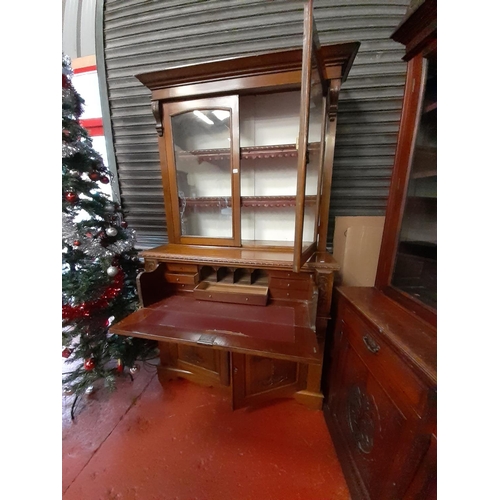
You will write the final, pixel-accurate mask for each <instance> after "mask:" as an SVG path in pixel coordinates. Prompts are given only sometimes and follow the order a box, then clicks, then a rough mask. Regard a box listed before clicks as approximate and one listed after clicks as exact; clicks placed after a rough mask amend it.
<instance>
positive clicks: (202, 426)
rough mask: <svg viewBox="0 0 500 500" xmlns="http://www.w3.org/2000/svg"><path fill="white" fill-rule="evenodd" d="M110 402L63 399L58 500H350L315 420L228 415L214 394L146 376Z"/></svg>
mask: <svg viewBox="0 0 500 500" xmlns="http://www.w3.org/2000/svg"><path fill="white" fill-rule="evenodd" d="M117 386H118V388H117V390H116V391H115V392H113V393H108V392H107V391H106V390H105V389H99V390H97V391H96V392H95V393H94V394H93V395H91V396H85V397H84V398H82V401H81V402H80V403H79V404H78V406H77V409H76V417H75V420H73V421H71V418H70V408H71V403H72V400H73V398H72V397H71V396H68V397H63V441H62V452H63V497H62V498H63V500H108V499H120V500H225V499H231V500H254V499H255V500H257V499H258V500H261V499H262V500H264V499H266V500H281V499H283V500H285V499H286V500H293V499H297V500H299V499H300V500H304V499H311V500H346V499H349V498H350V497H349V493H348V489H347V485H346V483H345V480H344V477H343V475H342V471H341V468H340V464H339V462H338V460H337V457H336V454H335V450H334V448H333V445H332V441H331V439H330V435H329V434H328V430H327V428H326V424H325V422H324V418H323V414H322V412H321V411H311V410H308V409H307V408H305V407H303V406H301V405H299V404H298V403H296V402H295V401H294V400H280V401H277V402H276V403H273V404H269V405H267V406H265V407H261V408H258V409H253V410H251V409H241V410H236V411H232V410H231V405H230V401H229V398H228V396H227V395H226V394H224V393H223V392H221V391H220V390H219V389H216V388H206V387H200V386H198V385H195V384H193V383H190V382H187V381H184V380H175V381H172V382H171V383H170V384H169V386H168V387H167V389H166V390H165V389H164V388H163V387H162V386H161V385H160V383H159V382H158V380H157V377H156V370H155V369H154V368H152V367H150V366H143V367H142V368H141V370H140V371H139V372H138V373H137V375H136V376H135V380H134V381H133V382H132V381H131V380H130V378H126V377H123V379H120V380H119V381H118V384H117Z"/></svg>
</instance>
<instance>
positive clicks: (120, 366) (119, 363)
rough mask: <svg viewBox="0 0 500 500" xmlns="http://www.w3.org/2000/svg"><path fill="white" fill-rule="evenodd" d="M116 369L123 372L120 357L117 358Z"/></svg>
mask: <svg viewBox="0 0 500 500" xmlns="http://www.w3.org/2000/svg"><path fill="white" fill-rule="evenodd" d="M116 371H117V372H118V373H122V372H123V363H122V360H121V359H119V360H118V362H117V365H116Z"/></svg>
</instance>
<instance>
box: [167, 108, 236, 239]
mask: <svg viewBox="0 0 500 500" xmlns="http://www.w3.org/2000/svg"><path fill="white" fill-rule="evenodd" d="M230 118H231V114H230V111H228V110H223V109H197V110H194V111H189V112H186V113H182V114H179V115H176V116H173V117H172V135H173V138H174V147H175V164H176V170H177V195H178V199H179V211H180V218H181V235H182V236H202V237H207V238H231V237H232V236H233V221H232V206H231V177H232V175H231V155H230V151H231V134H230V126H231V123H230V122H231V120H230Z"/></svg>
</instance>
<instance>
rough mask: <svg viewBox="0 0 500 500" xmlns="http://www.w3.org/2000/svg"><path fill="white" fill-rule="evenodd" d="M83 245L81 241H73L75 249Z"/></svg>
mask: <svg viewBox="0 0 500 500" xmlns="http://www.w3.org/2000/svg"><path fill="white" fill-rule="evenodd" d="M81 244H82V242H81V241H78V240H75V241H73V246H74V247H79V246H80V245H81Z"/></svg>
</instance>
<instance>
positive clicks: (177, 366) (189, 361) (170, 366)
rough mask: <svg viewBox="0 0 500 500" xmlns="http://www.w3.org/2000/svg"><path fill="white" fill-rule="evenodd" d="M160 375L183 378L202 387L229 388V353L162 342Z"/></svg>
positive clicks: (167, 377)
mask: <svg viewBox="0 0 500 500" xmlns="http://www.w3.org/2000/svg"><path fill="white" fill-rule="evenodd" d="M159 347H160V360H161V365H160V366H159V367H158V368H159V370H158V374H159V375H160V374H162V370H163V372H165V373H164V375H161V376H162V377H163V376H164V377H165V378H166V379H167V380H168V379H169V378H172V377H175V376H177V377H181V378H185V379H187V380H191V381H193V382H197V383H199V384H202V385H215V386H220V385H222V386H229V353H228V352H225V351H221V350H218V349H212V348H210V347H199V346H189V345H184V344H173V343H169V342H160V343H159Z"/></svg>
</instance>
